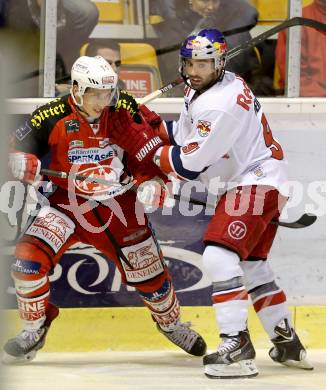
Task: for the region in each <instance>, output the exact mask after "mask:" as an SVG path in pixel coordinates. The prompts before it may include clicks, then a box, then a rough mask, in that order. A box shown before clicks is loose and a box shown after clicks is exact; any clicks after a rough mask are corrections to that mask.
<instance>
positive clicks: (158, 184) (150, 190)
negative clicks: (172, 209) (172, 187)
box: [137, 180, 169, 208]
mask: <svg viewBox="0 0 326 390" xmlns="http://www.w3.org/2000/svg"><path fill="white" fill-rule="evenodd" d="M168 197H169V189H168V187H167V185H166V184H165V183H164V182H163V181H157V180H149V181H144V182H143V183H142V184H141V185H140V186H139V187H138V189H137V199H138V200H139V201H140V202H141V203H142V204H143V205H144V206H150V207H155V208H162V207H163V206H164V202H165V200H166V199H167V198H168Z"/></svg>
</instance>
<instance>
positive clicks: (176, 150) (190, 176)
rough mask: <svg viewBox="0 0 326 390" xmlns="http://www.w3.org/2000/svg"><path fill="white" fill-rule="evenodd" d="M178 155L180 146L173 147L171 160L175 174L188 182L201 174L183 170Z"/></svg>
mask: <svg viewBox="0 0 326 390" xmlns="http://www.w3.org/2000/svg"><path fill="white" fill-rule="evenodd" d="M180 154H181V148H180V146H174V147H173V148H172V153H171V158H172V163H173V167H174V170H175V171H176V173H177V174H178V175H180V176H182V177H184V178H185V179H188V180H195V179H197V177H198V176H199V175H200V174H201V172H196V171H189V170H188V169H186V168H184V167H183V165H182V161H181V157H180Z"/></svg>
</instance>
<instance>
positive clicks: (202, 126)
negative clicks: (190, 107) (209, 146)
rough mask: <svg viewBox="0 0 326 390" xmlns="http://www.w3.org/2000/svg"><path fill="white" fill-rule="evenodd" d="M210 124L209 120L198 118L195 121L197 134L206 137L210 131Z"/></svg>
mask: <svg viewBox="0 0 326 390" xmlns="http://www.w3.org/2000/svg"><path fill="white" fill-rule="evenodd" d="M211 125H212V123H211V122H209V121H202V120H199V121H198V122H197V130H198V134H199V135H200V136H201V137H207V136H208V134H209V133H210V131H211Z"/></svg>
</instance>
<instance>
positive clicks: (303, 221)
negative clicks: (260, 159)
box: [173, 195, 317, 229]
mask: <svg viewBox="0 0 326 390" xmlns="http://www.w3.org/2000/svg"><path fill="white" fill-rule="evenodd" d="M173 197H174V199H176V200H179V201H180V200H181V201H186V200H187V201H189V202H190V203H192V204H195V205H198V206H204V207H207V208H209V209H215V207H216V206H215V205H213V204H209V203H205V202H203V201H201V200H198V199H194V198H189V199H186V198H184V197H182V196H180V195H174V196H173ZM316 220H317V216H316V215H315V214H308V213H305V214H302V215H301V217H300V218H299V219H297V220H296V221H293V222H283V221H279V220H274V221H271V222H270V223H271V224H273V225H278V226H283V227H286V228H290V229H302V228H305V227H308V226H310V225H312V224H313V223H314V222H315V221H316Z"/></svg>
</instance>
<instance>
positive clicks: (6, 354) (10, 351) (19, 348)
mask: <svg viewBox="0 0 326 390" xmlns="http://www.w3.org/2000/svg"><path fill="white" fill-rule="evenodd" d="M58 314H59V309H58V308H57V307H55V306H53V305H51V306H50V307H49V310H48V313H47V318H46V321H45V323H44V325H43V326H42V327H41V328H40V329H36V330H27V329H23V330H22V331H21V332H20V333H19V334H18V335H17V336H16V337H13V338H12V339H9V340H8V341H7V342H6V344H5V345H4V347H3V355H2V362H3V363H4V364H23V363H28V362H31V361H32V360H33V359H34V358H35V356H36V353H37V351H38V350H39V349H41V348H42V347H43V346H44V344H45V338H46V335H47V333H48V330H49V328H50V325H51V322H52V321H53V320H54V319H55V318H56V317H57V316H58Z"/></svg>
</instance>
